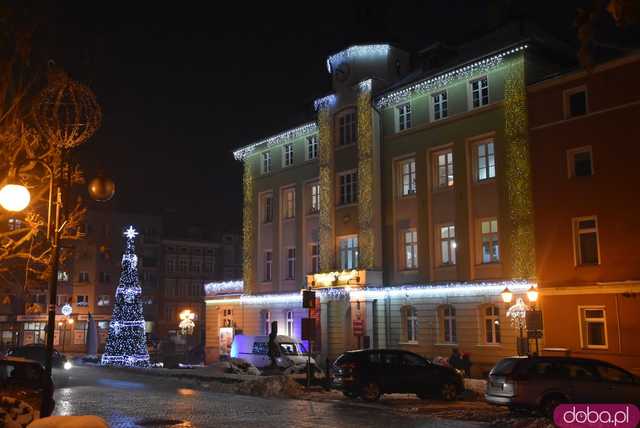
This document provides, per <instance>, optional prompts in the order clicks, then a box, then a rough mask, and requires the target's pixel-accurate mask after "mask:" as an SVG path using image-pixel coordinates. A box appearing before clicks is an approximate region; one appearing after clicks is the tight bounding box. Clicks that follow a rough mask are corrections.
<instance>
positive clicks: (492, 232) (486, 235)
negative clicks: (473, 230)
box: [480, 219, 500, 263]
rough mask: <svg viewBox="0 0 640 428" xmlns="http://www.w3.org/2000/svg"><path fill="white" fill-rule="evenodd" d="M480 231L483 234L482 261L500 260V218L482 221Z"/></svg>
mask: <svg viewBox="0 0 640 428" xmlns="http://www.w3.org/2000/svg"><path fill="white" fill-rule="evenodd" d="M480 232H481V235H482V241H481V242H482V263H496V262H499V261H500V246H499V243H498V220H496V219H490V220H485V221H481V222H480Z"/></svg>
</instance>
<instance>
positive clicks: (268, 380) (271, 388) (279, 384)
mask: <svg viewBox="0 0 640 428" xmlns="http://www.w3.org/2000/svg"><path fill="white" fill-rule="evenodd" d="M236 393H237V394H244V395H256V396H258V397H288V398H296V397H300V396H301V395H302V393H303V388H302V386H301V385H300V384H299V383H298V382H296V381H295V380H293V379H292V378H290V377H289V376H265V377H261V378H258V379H256V380H250V381H246V382H243V383H241V384H240V385H238V386H237V387H236Z"/></svg>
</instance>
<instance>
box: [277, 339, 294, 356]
mask: <svg viewBox="0 0 640 428" xmlns="http://www.w3.org/2000/svg"><path fill="white" fill-rule="evenodd" d="M278 345H280V352H282V354H284V355H298V350H297V349H296V344H295V343H291V342H284V343H283V342H280V343H279V344H278Z"/></svg>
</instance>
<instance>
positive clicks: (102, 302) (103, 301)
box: [96, 294, 111, 307]
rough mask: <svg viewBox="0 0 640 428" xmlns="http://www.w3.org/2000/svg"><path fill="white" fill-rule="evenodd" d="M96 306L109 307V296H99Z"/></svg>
mask: <svg viewBox="0 0 640 428" xmlns="http://www.w3.org/2000/svg"><path fill="white" fill-rule="evenodd" d="M96 304H97V305H98V306H100V307H103V306H111V296H110V295H109V294H99V295H98V298H97V299H96Z"/></svg>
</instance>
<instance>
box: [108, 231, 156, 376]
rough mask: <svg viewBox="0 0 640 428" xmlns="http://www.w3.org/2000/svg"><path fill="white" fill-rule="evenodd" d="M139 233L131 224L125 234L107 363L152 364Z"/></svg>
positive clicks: (110, 329) (140, 365)
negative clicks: (137, 252) (137, 241)
mask: <svg viewBox="0 0 640 428" xmlns="http://www.w3.org/2000/svg"><path fill="white" fill-rule="evenodd" d="M137 235H138V232H136V231H135V229H134V228H133V227H132V226H130V227H129V229H127V231H126V232H125V233H124V236H125V237H126V238H127V242H126V248H125V252H124V254H123V256H122V273H121V274H120V283H119V284H118V288H117V289H116V301H115V305H114V307H113V315H112V316H111V322H110V323H109V336H108V338H107V345H106V347H105V352H104V354H103V355H102V364H103V365H124V366H135V367H148V366H149V354H148V352H147V339H146V335H145V321H144V314H143V311H142V299H141V297H142V287H141V286H140V282H139V279H138V264H137V263H138V257H137V256H136V255H135V246H134V240H135V237H136V236H137Z"/></svg>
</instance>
